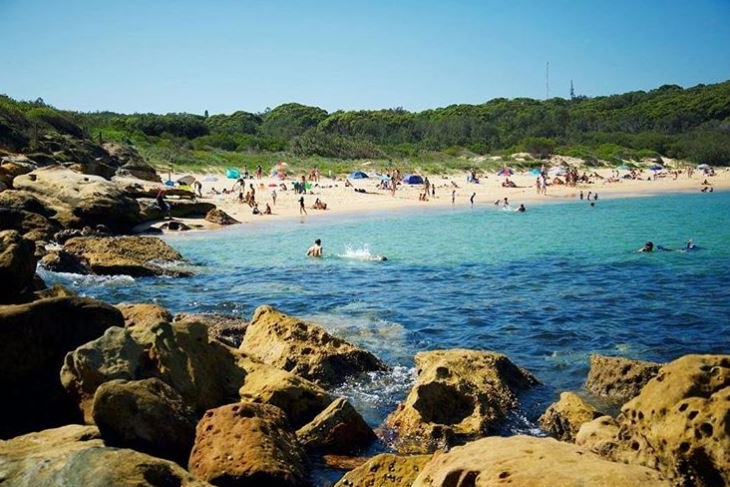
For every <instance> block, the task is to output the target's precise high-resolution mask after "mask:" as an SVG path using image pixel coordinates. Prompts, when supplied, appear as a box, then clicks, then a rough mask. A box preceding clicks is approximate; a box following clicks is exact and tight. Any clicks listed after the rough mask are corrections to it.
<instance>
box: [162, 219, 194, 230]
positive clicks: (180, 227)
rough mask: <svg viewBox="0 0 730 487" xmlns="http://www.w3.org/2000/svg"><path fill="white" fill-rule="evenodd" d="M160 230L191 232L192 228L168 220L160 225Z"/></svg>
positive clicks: (182, 223) (185, 224)
mask: <svg viewBox="0 0 730 487" xmlns="http://www.w3.org/2000/svg"><path fill="white" fill-rule="evenodd" d="M160 230H168V231H170V232H187V231H188V230H192V227H191V226H190V225H188V224H187V223H184V222H179V221H177V220H170V221H166V222H165V223H163V224H162V225H160Z"/></svg>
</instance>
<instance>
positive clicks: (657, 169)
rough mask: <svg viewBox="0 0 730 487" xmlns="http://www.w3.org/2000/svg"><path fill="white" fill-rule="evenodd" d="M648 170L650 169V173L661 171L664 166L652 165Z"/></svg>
mask: <svg viewBox="0 0 730 487" xmlns="http://www.w3.org/2000/svg"><path fill="white" fill-rule="evenodd" d="M649 169H651V170H652V171H662V170H663V169H664V166H662V165H661V164H652V165H651V167H650V168H649Z"/></svg>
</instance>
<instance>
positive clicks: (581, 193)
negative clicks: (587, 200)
mask: <svg viewBox="0 0 730 487" xmlns="http://www.w3.org/2000/svg"><path fill="white" fill-rule="evenodd" d="M580 199H583V190H582V189H581V190H580Z"/></svg>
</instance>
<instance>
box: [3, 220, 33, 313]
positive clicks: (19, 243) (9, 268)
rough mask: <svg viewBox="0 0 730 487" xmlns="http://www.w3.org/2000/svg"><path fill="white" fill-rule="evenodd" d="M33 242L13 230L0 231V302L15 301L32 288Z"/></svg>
mask: <svg viewBox="0 0 730 487" xmlns="http://www.w3.org/2000/svg"><path fill="white" fill-rule="evenodd" d="M35 267H36V257H35V244H34V243H33V242H32V241H30V240H27V239H25V238H23V237H22V236H21V235H20V233H18V232H17V231H15V230H5V231H0V303H15V302H18V301H20V300H21V296H23V295H27V294H28V293H29V292H32V291H33V289H34V286H33V279H34V276H35Z"/></svg>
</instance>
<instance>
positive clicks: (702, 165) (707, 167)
mask: <svg viewBox="0 0 730 487" xmlns="http://www.w3.org/2000/svg"><path fill="white" fill-rule="evenodd" d="M697 169H699V170H700V171H704V170H705V169H710V165H709V164H700V165H698V166H697Z"/></svg>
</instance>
